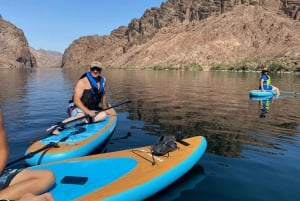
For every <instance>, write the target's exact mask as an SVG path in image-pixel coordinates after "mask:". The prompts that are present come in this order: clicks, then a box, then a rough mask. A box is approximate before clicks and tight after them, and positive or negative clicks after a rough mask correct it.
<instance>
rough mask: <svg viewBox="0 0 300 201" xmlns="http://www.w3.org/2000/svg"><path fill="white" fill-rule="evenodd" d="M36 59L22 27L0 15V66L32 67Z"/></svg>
mask: <svg viewBox="0 0 300 201" xmlns="http://www.w3.org/2000/svg"><path fill="white" fill-rule="evenodd" d="M35 66H36V60H35V58H34V56H32V54H31V53H30V49H29V45H28V42H27V39H26V38H25V36H24V33H23V31H22V30H21V29H18V28H17V27H16V26H14V25H13V24H11V23H10V22H7V21H5V20H4V19H3V18H2V17H1V16H0V67H1V68H32V67H35Z"/></svg>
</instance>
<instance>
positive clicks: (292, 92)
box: [280, 91, 300, 95]
mask: <svg viewBox="0 0 300 201" xmlns="http://www.w3.org/2000/svg"><path fill="white" fill-rule="evenodd" d="M280 93H283V94H295V95H296V94H300V92H294V91H280Z"/></svg>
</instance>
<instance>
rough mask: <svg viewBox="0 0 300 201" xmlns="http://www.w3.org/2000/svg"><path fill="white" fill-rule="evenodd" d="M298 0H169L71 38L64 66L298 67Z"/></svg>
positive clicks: (299, 40) (177, 67)
mask: <svg viewBox="0 0 300 201" xmlns="http://www.w3.org/2000/svg"><path fill="white" fill-rule="evenodd" d="M299 9H300V1H299V0H242V1H238V0H169V1H166V2H165V3H162V4H161V6H160V8H151V9H148V10H146V11H145V13H144V15H143V16H142V17H141V18H140V19H132V20H131V22H130V23H129V24H128V26H127V27H126V26H121V27H119V28H117V29H115V30H113V31H112V32H111V34H110V35H109V36H98V35H93V36H85V37H81V38H79V39H78V40H75V41H74V42H73V43H72V44H71V45H70V46H69V47H68V48H67V49H66V50H65V53H64V56H63V67H65V68H69V67H82V66H88V65H89V63H90V61H91V60H98V61H100V62H102V63H103V64H104V66H106V67H107V68H146V69H147V68H162V69H164V68H173V69H184V68H185V67H186V66H195V65H196V66H202V67H204V68H206V69H209V68H211V67H212V66H216V65H230V64H231V65H235V64H236V63H242V65H244V64H245V63H247V65H249V64H251V65H253V66H258V65H262V64H263V65H266V64H267V63H272V62H275V63H279V64H282V65H285V66H293V67H295V68H299V65H300V52H299V51H300V22H299V20H300V11H299Z"/></svg>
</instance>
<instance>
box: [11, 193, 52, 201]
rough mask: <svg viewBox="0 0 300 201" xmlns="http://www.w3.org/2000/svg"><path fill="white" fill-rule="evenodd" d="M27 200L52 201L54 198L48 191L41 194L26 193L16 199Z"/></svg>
mask: <svg viewBox="0 0 300 201" xmlns="http://www.w3.org/2000/svg"><path fill="white" fill-rule="evenodd" d="M29 200H30V201H54V198H53V196H52V195H51V194H50V193H44V194H42V195H33V194H32V193H27V194H26V195H24V196H22V198H21V199H19V200H17V201H29Z"/></svg>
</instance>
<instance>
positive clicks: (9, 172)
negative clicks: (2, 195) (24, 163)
mask: <svg viewBox="0 0 300 201" xmlns="http://www.w3.org/2000/svg"><path fill="white" fill-rule="evenodd" d="M21 171H22V169H5V170H3V172H2V174H1V175H0V190H2V189H4V188H6V187H7V186H8V185H9V184H10V182H11V180H12V179H13V178H14V177H15V176H16V175H17V174H18V173H19V172H21Z"/></svg>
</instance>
